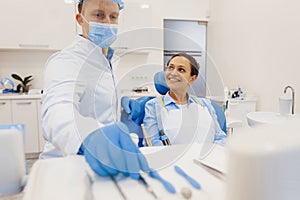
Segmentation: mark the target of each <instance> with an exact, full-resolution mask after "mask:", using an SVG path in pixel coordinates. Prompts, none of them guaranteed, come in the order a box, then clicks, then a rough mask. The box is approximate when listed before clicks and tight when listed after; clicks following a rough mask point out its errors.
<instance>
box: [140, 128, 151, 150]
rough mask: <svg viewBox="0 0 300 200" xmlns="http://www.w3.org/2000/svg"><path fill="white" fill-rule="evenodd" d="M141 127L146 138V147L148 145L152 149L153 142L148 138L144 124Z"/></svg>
mask: <svg viewBox="0 0 300 200" xmlns="http://www.w3.org/2000/svg"><path fill="white" fill-rule="evenodd" d="M141 127H142V132H143V136H144V139H145V142H146V145H147V146H148V147H151V146H152V143H151V140H150V139H149V138H148V134H147V131H146V129H145V126H144V124H141Z"/></svg>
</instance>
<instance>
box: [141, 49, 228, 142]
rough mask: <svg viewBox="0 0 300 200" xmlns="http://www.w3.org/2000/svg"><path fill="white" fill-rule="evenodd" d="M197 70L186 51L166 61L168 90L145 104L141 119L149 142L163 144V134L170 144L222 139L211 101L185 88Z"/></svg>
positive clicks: (219, 140) (190, 82) (196, 73)
mask: <svg viewBox="0 0 300 200" xmlns="http://www.w3.org/2000/svg"><path fill="white" fill-rule="evenodd" d="M198 71H199V65H198V63H197V62H196V60H195V59H194V58H193V57H192V56H190V55H188V54H186V53H179V54H175V55H174V56H172V57H171V59H170V60H169V61H168V62H167V67H166V75H165V79H166V84H167V86H168V87H169V89H170V90H169V91H168V92H167V93H166V94H165V95H164V96H160V97H157V98H154V99H152V100H150V101H148V102H147V103H146V106H145V118H144V121H143V123H144V126H145V128H146V132H147V133H148V136H149V137H150V139H151V143H152V145H154V146H158V145H165V143H164V142H163V141H164V140H165V138H166V137H167V138H169V141H170V143H171V144H190V143H202V144H204V143H209V144H212V143H213V142H214V141H215V142H218V143H220V144H222V143H223V142H224V141H223V139H224V138H225V133H224V132H223V131H222V130H221V128H220V126H219V124H218V121H217V116H216V112H215V110H214V108H213V106H212V104H211V102H210V101H209V100H208V99H205V98H202V97H197V96H195V95H194V94H192V93H191V92H188V90H189V87H190V85H191V84H192V83H193V82H194V81H195V80H196V79H197V76H198V74H199V73H198ZM160 132H164V133H165V135H164V136H162V134H160ZM163 137H164V138H163Z"/></svg>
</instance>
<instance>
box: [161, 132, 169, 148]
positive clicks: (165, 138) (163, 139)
mask: <svg viewBox="0 0 300 200" xmlns="http://www.w3.org/2000/svg"><path fill="white" fill-rule="evenodd" d="M159 137H160V140H161V141H162V143H163V144H164V145H165V146H166V145H171V142H170V140H169V138H168V136H166V134H165V132H164V131H163V130H160V131H159Z"/></svg>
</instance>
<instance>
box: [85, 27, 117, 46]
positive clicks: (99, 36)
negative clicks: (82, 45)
mask: <svg viewBox="0 0 300 200" xmlns="http://www.w3.org/2000/svg"><path fill="white" fill-rule="evenodd" d="M89 29H90V30H89V33H88V36H89V38H90V40H91V41H92V42H94V43H95V44H96V45H98V46H99V47H102V48H108V47H110V46H111V44H112V43H113V42H114V41H115V40H116V39H117V33H118V25H117V24H106V23H100V22H89Z"/></svg>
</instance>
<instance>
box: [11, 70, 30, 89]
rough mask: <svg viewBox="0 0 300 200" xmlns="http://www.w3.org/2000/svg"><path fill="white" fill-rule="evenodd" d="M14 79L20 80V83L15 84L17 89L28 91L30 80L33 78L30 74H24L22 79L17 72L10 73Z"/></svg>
mask: <svg viewBox="0 0 300 200" xmlns="http://www.w3.org/2000/svg"><path fill="white" fill-rule="evenodd" d="M11 76H12V77H13V78H14V79H16V80H18V81H20V82H21V83H20V84H18V85H17V91H18V92H21V93H28V91H29V87H30V86H31V85H29V83H30V81H32V80H33V78H32V76H31V75H30V76H26V77H25V78H24V79H22V78H21V77H20V76H19V75H17V74H12V75H11Z"/></svg>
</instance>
